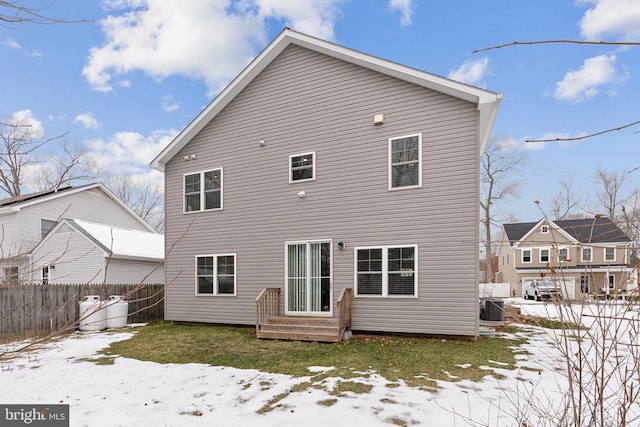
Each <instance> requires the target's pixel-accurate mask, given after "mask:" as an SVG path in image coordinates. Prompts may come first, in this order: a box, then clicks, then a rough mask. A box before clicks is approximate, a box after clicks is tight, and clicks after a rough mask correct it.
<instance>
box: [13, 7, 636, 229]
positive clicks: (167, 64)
mask: <svg viewBox="0 0 640 427" xmlns="http://www.w3.org/2000/svg"><path fill="white" fill-rule="evenodd" d="M30 4H31V5H38V4H42V5H49V4H50V2H49V1H48V0H47V1H35V0H34V1H32V2H30ZM44 12H45V14H47V15H48V16H53V17H56V18H66V19H69V20H81V19H84V20H91V21H92V22H88V23H74V24H56V25H35V24H19V25H17V24H16V25H5V26H2V27H0V55H1V56H0V57H1V58H2V61H0V75H2V79H0V93H2V95H3V96H2V101H3V102H2V107H1V108H0V117H2V118H5V119H6V118H10V117H12V116H14V115H17V116H19V117H22V118H23V119H26V120H30V121H31V122H32V123H33V124H34V128H37V129H39V130H40V131H41V132H42V133H43V135H44V136H45V137H48V136H54V135H59V134H62V133H64V132H69V134H68V135H67V136H66V138H67V139H68V140H70V141H72V142H83V143H84V144H85V145H86V146H87V147H88V149H89V151H90V153H91V156H92V157H93V158H94V159H95V160H96V162H98V163H99V164H100V165H101V166H102V167H104V168H105V169H106V170H109V171H111V172H112V173H114V174H124V175H131V176H133V177H134V178H135V179H137V180H155V181H160V180H161V179H162V176H161V174H159V173H158V172H155V171H152V170H151V169H149V168H148V167H147V166H146V165H147V163H148V162H149V161H151V160H152V159H153V157H154V156H155V155H156V154H157V153H158V152H159V151H160V150H161V149H162V147H164V146H165V145H166V144H167V143H168V142H169V141H170V140H171V138H172V137H173V136H174V135H175V134H176V133H177V132H179V131H180V130H181V129H182V128H183V127H184V126H185V125H186V124H188V123H189V122H190V121H191V120H192V119H193V118H194V117H195V116H196V115H197V114H198V113H199V112H200V110H201V109H202V108H204V107H205V106H206V105H207V104H208V103H209V102H210V101H211V99H212V98H213V97H214V96H215V95H216V93H218V91H219V90H220V89H221V88H223V87H224V86H225V85H226V84H227V83H228V82H229V81H230V80H231V79H232V78H233V77H235V75H236V74H237V73H239V72H240V71H241V69H242V68H243V67H244V66H245V65H246V64H247V63H248V62H249V61H250V60H251V59H252V58H253V57H254V56H255V55H256V54H257V53H259V52H260V50H262V49H263V48H264V47H265V46H266V45H267V44H268V43H269V41H270V40H272V39H273V38H274V37H275V36H276V35H277V34H278V33H279V32H280V31H281V29H282V28H283V27H284V26H288V27H291V28H293V29H295V30H298V31H301V32H304V33H307V34H311V35H314V36H317V37H320V38H323V39H327V40H331V41H333V42H336V43H338V44H341V45H344V46H346V47H349V48H352V49H356V50H359V51H362V52H365V53H368V54H372V55H375V56H378V57H381V58H384V59H388V60H391V61H394V62H398V63H401V64H404V65H408V66H411V67H415V68H419V69H422V70H424V71H428V72H431V73H434V74H438V75H441V76H445V77H450V78H453V79H456V80H460V81H464V82H466V83H470V84H473V85H476V86H479V87H482V88H485V89H488V90H491V91H494V92H500V93H503V94H504V99H503V102H502V105H501V109H500V112H499V114H498V118H497V120H496V123H495V125H494V129H493V133H494V134H495V135H497V136H499V137H500V138H504V139H510V140H511V146H512V147H513V149H515V150H522V151H524V152H526V153H527V155H528V158H529V163H528V164H527V165H526V166H524V167H523V168H522V171H521V173H520V174H519V175H518V178H520V180H521V181H522V184H523V185H522V188H521V192H520V197H519V198H518V199H514V200H513V201H511V202H510V203H509V204H508V205H505V206H503V207H501V210H502V211H503V212H504V213H512V214H514V215H515V216H516V217H517V218H518V220H521V221H534V220H537V219H539V217H540V212H539V210H538V208H537V207H536V205H535V204H534V203H533V201H534V200H540V202H541V206H542V208H543V209H549V207H550V203H551V200H552V198H553V196H554V195H555V194H556V193H557V191H558V183H559V182H560V180H562V179H565V178H566V177H569V179H571V180H572V181H573V185H574V187H575V191H576V193H577V194H578V195H579V196H580V197H581V198H582V199H583V200H584V205H585V207H590V206H591V205H594V204H595V197H594V196H593V181H592V176H593V172H594V171H595V169H596V168H598V167H601V168H604V169H606V170H625V171H629V170H631V169H633V168H635V167H637V166H640V155H638V154H640V150H639V149H638V145H639V143H640V133H634V132H640V126H635V127H632V128H628V129H625V130H621V131H619V132H612V133H608V134H606V135H603V136H600V137H596V138H590V139H586V140H583V141H579V142H568V143H547V144H540V143H538V144H532V143H525V142H524V141H525V140H527V139H539V138H549V137H552V138H556V137H579V136H581V135H586V134H592V133H595V132H599V131H602V130H606V129H610V128H614V127H618V126H622V125H625V124H628V123H632V122H635V121H638V120H640V111H639V110H640V109H639V108H638V105H639V100H640V97H639V95H640V56H639V55H638V49H640V47H620V46H587V45H580V46H578V45H568V44H554V45H537V46H516V47H506V48H502V49H499V50H490V51H485V52H480V53H476V54H474V53H472V52H473V51H474V50H476V49H482V48H487V47H491V46H495V45H499V44H503V43H508V42H512V41H516V40H517V41H533V40H548V39H571V40H607V41H639V40H640V2H639V1H638V0H577V1H576V0H537V1H527V2H524V1H513V0H489V1H477V0H459V1H456V2H451V1H445V0H432V1H428V0H413V1H411V0H350V1H349V0H237V1H231V0H226V1H224V0H181V1H167V0H104V1H97V0H95V1H77V0H57V1H55V3H53V5H51V6H50V7H49V8H48V9H46V10H45V11H44ZM52 155H53V154H52ZM639 184H640V171H637V172H635V173H631V174H629V175H627V184H626V186H627V189H628V190H629V191H630V190H632V189H634V188H636V187H638V186H639Z"/></svg>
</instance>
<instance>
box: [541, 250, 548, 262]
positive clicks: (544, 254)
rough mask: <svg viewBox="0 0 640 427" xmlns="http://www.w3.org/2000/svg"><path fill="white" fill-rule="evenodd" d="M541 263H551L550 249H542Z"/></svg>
mask: <svg viewBox="0 0 640 427" xmlns="http://www.w3.org/2000/svg"><path fill="white" fill-rule="evenodd" d="M540 262H549V249H540Z"/></svg>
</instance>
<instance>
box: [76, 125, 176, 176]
mask: <svg viewBox="0 0 640 427" xmlns="http://www.w3.org/2000/svg"><path fill="white" fill-rule="evenodd" d="M177 133H178V132H177V131H175V130H159V131H155V132H152V134H151V135H149V136H144V135H142V134H140V133H137V132H117V133H116V134H115V135H113V136H112V137H111V138H110V139H109V140H106V141H105V140H102V139H94V140H87V141H84V144H85V145H86V147H87V148H88V152H89V154H88V155H89V156H90V157H91V158H92V159H93V160H94V161H95V162H96V163H97V165H98V166H99V167H100V168H103V169H105V170H109V171H110V172H111V173H113V174H114V175H118V174H121V175H145V174H148V172H149V167H148V166H147V164H148V163H149V162H150V161H151V160H153V158H154V157H155V156H156V155H157V154H158V153H159V152H160V151H161V150H162V149H163V148H164V147H166V146H167V145H168V144H169V142H171V140H172V139H173V138H174V136H175V135H176V134H177Z"/></svg>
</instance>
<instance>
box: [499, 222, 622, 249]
mask: <svg viewBox="0 0 640 427" xmlns="http://www.w3.org/2000/svg"><path fill="white" fill-rule="evenodd" d="M545 221H546V222H548V223H549V225H550V226H551V227H554V225H555V226H557V228H558V229H559V230H561V231H562V232H564V233H566V234H567V235H568V236H570V237H571V239H572V240H575V241H576V242H579V243H626V242H629V241H631V239H630V238H629V236H627V235H626V234H625V233H624V232H623V231H622V230H620V228H619V227H618V226H617V225H616V224H615V223H614V222H613V221H611V219H609V218H607V217H600V218H583V219H569V220H562V221H551V220H541V221H538V222H520V223H514V224H503V228H504V231H505V233H506V235H507V239H509V242H510V243H511V245H512V246H517V244H518V243H519V242H521V241H522V240H524V239H525V238H526V237H527V236H528V235H529V234H530V233H531V231H532V230H536V229H537V228H538V227H539V226H540V225H541V224H542V223H543V222H545ZM554 228H555V227H554Z"/></svg>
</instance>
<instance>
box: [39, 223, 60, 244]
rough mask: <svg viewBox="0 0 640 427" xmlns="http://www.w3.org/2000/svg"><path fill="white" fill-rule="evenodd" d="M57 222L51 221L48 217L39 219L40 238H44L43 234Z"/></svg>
mask: <svg viewBox="0 0 640 427" xmlns="http://www.w3.org/2000/svg"><path fill="white" fill-rule="evenodd" d="M56 224H57V221H51V220H50V219H41V220H40V238H41V239H44V236H46V235H47V233H49V231H51V229H52V228H53V227H54V226H55V225H56Z"/></svg>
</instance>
